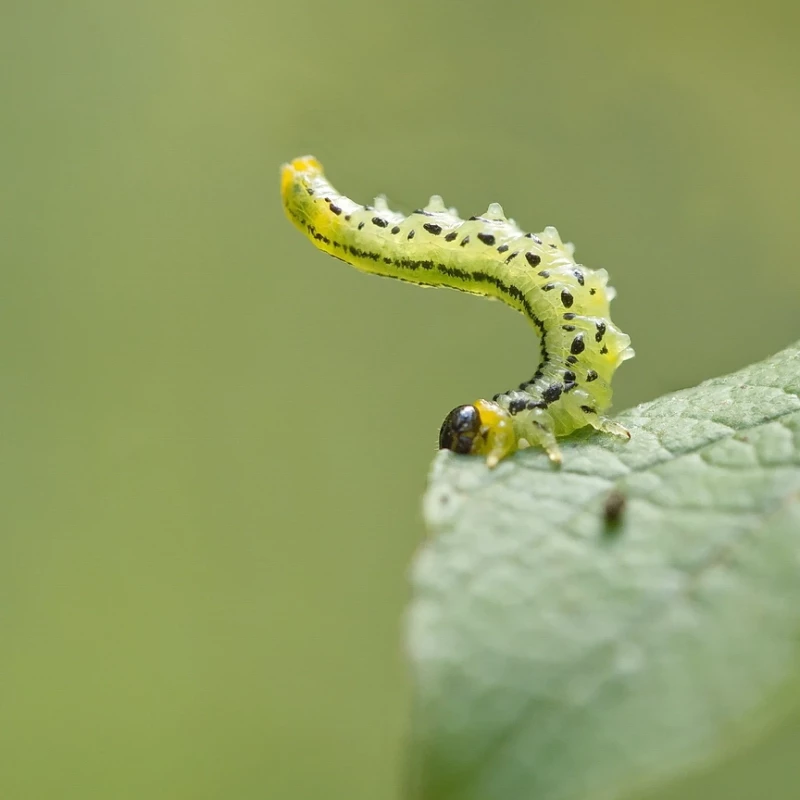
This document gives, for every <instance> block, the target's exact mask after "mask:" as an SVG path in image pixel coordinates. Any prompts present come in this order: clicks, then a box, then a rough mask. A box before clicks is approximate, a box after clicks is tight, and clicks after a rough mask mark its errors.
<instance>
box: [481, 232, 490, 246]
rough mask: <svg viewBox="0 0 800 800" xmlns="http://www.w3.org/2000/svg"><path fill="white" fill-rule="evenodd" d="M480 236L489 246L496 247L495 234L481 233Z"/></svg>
mask: <svg viewBox="0 0 800 800" xmlns="http://www.w3.org/2000/svg"><path fill="white" fill-rule="evenodd" d="M478 238H479V239H480V240H481V241H482V242H483V243H484V244H485V245H488V246H489V247H494V236H493V235H492V234H491V233H479V234H478Z"/></svg>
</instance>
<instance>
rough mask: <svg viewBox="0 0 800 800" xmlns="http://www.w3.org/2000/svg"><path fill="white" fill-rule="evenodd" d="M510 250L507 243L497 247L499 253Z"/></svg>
mask: <svg viewBox="0 0 800 800" xmlns="http://www.w3.org/2000/svg"><path fill="white" fill-rule="evenodd" d="M506 250H508V245H507V244H501V245H500V247H498V248H497V252H498V253H505V252H506Z"/></svg>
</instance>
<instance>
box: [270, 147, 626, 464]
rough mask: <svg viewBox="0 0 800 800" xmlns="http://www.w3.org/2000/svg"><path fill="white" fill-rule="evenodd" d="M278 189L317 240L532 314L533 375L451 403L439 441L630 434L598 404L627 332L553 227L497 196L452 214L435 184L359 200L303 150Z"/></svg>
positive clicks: (355, 258) (493, 452) (497, 453)
mask: <svg viewBox="0 0 800 800" xmlns="http://www.w3.org/2000/svg"><path fill="white" fill-rule="evenodd" d="M281 195H282V198H283V205H284V208H285V210H286V214H287V215H288V217H289V219H290V220H291V221H292V222H293V223H294V225H295V226H296V227H297V228H299V229H300V230H301V231H302V232H303V233H304V234H305V235H306V236H307V237H308V238H309V239H310V240H311V241H312V242H313V243H314V245H316V246H317V247H318V248H319V249H320V250H324V251H325V252H326V253H330V254H331V255H333V256H336V258H339V259H341V260H342V261H345V262H347V263H348V264H351V265H353V266H354V267H357V268H358V269H360V270H363V271H364V272H372V273H375V274H376V275H383V276H386V277H390V278H399V279H400V280H404V281H408V282H410V283H416V284H419V285H421V286H445V287H448V288H450V289H458V290H459V291H462V292H471V293H472V294H480V295H484V296H488V297H495V298H498V299H500V300H502V301H504V302H505V303H507V304H508V305H510V306H511V307H512V308H515V309H517V311H520V312H522V313H523V314H524V315H525V316H526V317H527V318H528V320H529V321H530V322H531V324H532V325H533V327H534V330H535V332H536V333H537V335H538V337H539V366H538V368H537V369H536V372H535V373H534V375H533V377H532V378H531V379H530V380H527V381H525V382H523V383H521V384H520V385H519V387H518V388H517V389H512V390H510V391H507V392H502V393H500V394H497V395H495V396H494V397H493V398H492V400H478V401H476V402H475V403H473V404H471V405H463V406H458V407H457V408H455V409H453V410H452V411H451V412H450V413H449V414H448V415H447V417H446V418H445V420H444V423H443V424H442V427H441V430H440V433H439V447H440V448H442V449H445V448H446V449H449V450H454V451H455V452H457V453H472V454H479V455H482V456H484V457H485V459H486V463H487V464H488V465H489V467H494V466H495V465H497V464H498V462H499V461H500V460H501V459H503V458H505V457H506V456H507V455H509V454H510V453H513V452H514V451H515V450H517V449H521V448H523V447H529V446H539V447H543V448H544V449H545V451H546V452H547V454H548V456H549V457H550V459H551V460H552V461H553V462H556V463H560V461H561V451H560V450H559V447H558V444H557V442H556V437H558V436H564V435H566V434H568V433H571V432H572V431H574V430H577V429H578V428H582V427H584V426H586V425H591V426H592V427H593V428H596V429H597V430H600V431H604V432H606V433H612V434H615V435H618V436H624V437H628V438H630V433H629V432H628V431H627V430H625V428H623V427H622V426H621V425H619V424H617V423H616V422H613V421H612V420H609V419H607V418H605V417H603V416H602V412H604V411H605V410H606V409H608V407H609V406H610V405H611V378H612V376H613V375H614V372H615V371H616V369H617V367H618V366H619V365H620V364H621V363H622V362H623V361H625V360H627V359H629V358H632V357H633V355H634V353H633V349H632V348H631V347H630V337H629V336H627V335H626V334H624V333H622V332H621V331H620V330H619V329H618V328H617V327H616V326H615V325H614V324H613V323H612V322H611V319H610V317H609V302H610V301H611V299H612V298H613V296H614V290H613V289H612V288H611V287H609V286H608V283H607V282H608V273H606V271H605V270H603V269H600V270H590V269H587V268H586V267H582V266H580V265H579V264H577V263H575V261H574V259H573V257H572V256H573V251H574V248H573V247H572V245H570V244H564V243H563V242H562V241H561V239H560V238H559V235H558V231H557V230H556V229H555V228H553V227H548V228H545V229H544V232H543V233H541V234H538V235H537V234H532V233H524V232H523V231H521V230H520V229H519V228H518V227H517V225H516V223H515V222H514V221H513V220H509V219H506V217H505V216H504V214H503V209H502V208H501V207H500V206H499V205H498V204H497V203H492V204H491V205H490V206H489V208H488V209H487V211H486V212H485V213H484V214H483V215H481V216H479V217H471V218H470V219H469V220H462V219H460V218H459V217H458V216H457V215H456V213H455V210H454V209H447V208H445V205H444V203H443V201H442V198H441V197H439V196H437V195H434V196H433V197H431V199H430V202H429V203H428V205H427V206H426V207H425V208H423V209H420V210H418V211H415V212H414V213H413V214H410V215H409V216H408V217H405V216H403V215H402V214H399V213H397V212H396V211H391V210H390V209H389V208H388V207H387V205H386V201H385V199H383V198H377V199H376V200H375V202H374V204H373V205H371V206H364V205H359V204H358V203H355V202H353V201H352V200H350V199H349V198H347V197H344V196H343V195H341V194H339V192H337V191H336V189H334V188H333V186H331V184H330V183H329V182H328V181H327V179H326V178H325V176H324V174H323V170H322V165H321V164H320V163H319V162H318V161H317V160H316V159H315V158H314V157H313V156H305V157H303V158H297V159H295V160H294V161H292V162H291V163H290V164H284V166H283V168H282V172H281Z"/></svg>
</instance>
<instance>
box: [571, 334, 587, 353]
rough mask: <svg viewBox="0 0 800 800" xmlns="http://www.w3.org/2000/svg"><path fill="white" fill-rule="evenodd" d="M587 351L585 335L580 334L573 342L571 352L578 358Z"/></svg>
mask: <svg viewBox="0 0 800 800" xmlns="http://www.w3.org/2000/svg"><path fill="white" fill-rule="evenodd" d="M585 349H586V344H585V343H584V341H583V334H582V333H579V334H578V335H577V336H576V337H575V338H574V339H573V340H572V344H571V345H570V348H569V351H570V353H572V354H573V355H575V356H577V355H580V354H581V353H582V352H583V351H584V350H585Z"/></svg>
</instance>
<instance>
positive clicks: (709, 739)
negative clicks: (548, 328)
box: [408, 346, 800, 800]
mask: <svg viewBox="0 0 800 800" xmlns="http://www.w3.org/2000/svg"><path fill="white" fill-rule="evenodd" d="M798 393H800V347H799V346H794V347H791V348H789V349H787V350H785V351H783V352H782V353H779V354H778V355H776V356H774V357H773V358H770V359H768V360H767V361H765V362H763V363H760V364H756V365H754V366H751V367H749V368H747V369H744V370H742V371H741V372H737V373H735V374H733V375H728V376H726V377H723V378H717V379H714V380H710V381H707V382H705V383H703V384H701V385H700V386H697V387H695V388H693V389H688V390H686V391H681V392H677V393H675V394H671V395H667V396H665V397H662V398H660V399H658V400H655V401H653V402H651V403H645V404H644V405H641V406H639V407H637V408H634V409H632V410H631V411H629V412H626V413H624V414H621V415H620V417H619V420H620V421H621V422H622V423H623V424H624V425H626V426H627V427H628V428H629V429H630V430H631V433H632V438H631V441H630V442H628V443H623V442H621V441H620V440H617V439H615V438H613V437H610V436H604V435H602V434H589V433H584V432H582V433H581V434H579V435H577V436H573V437H571V438H570V439H569V440H566V441H564V442H563V445H562V446H563V451H564V466H563V468H562V469H560V470H557V469H554V468H552V467H551V466H550V464H549V462H548V460H547V458H546V457H545V456H544V454H542V453H541V452H537V451H533V450H528V451H525V452H522V453H519V454H517V455H516V456H515V457H513V458H511V459H508V460H506V461H505V462H503V463H501V464H500V466H499V467H498V468H497V469H495V470H494V471H489V470H487V469H486V467H485V466H484V465H483V463H482V462H481V461H480V459H475V458H470V457H468V456H456V455H454V454H452V453H449V452H443V453H440V454H439V456H438V457H437V458H436V460H435V462H434V465H433V469H432V474H431V478H430V486H429V488H428V491H427V495H426V498H425V517H426V520H427V525H428V527H429V530H430V533H431V539H430V541H429V542H428V543H427V544H426V545H425V547H424V548H423V549H422V551H421V552H420V553H419V555H418V557H417V560H416V563H415V566H414V570H413V585H414V596H413V600H412V604H411V608H410V613H409V623H408V624H409V628H408V646H409V651H410V656H411V659H412V669H413V677H414V683H415V712H414V721H413V746H412V757H411V769H410V783H409V793H408V794H409V796H410V797H414V798H419V799H420V800H573V799H574V800H600V799H603V800H605V799H607V798H620V797H629V796H632V793H635V792H637V791H640V790H642V789H643V788H645V787H648V786H652V785H654V784H656V783H658V782H660V781H663V780H665V779H667V778H670V777H673V776H677V775H679V774H681V773H684V772H686V771H687V770H688V769H689V768H691V767H695V766H698V765H700V764H702V763H704V762H706V761H708V760H709V759H712V758H717V757H721V756H723V755H724V754H725V753H727V752H730V751H731V749H732V748H734V747H737V746H739V745H741V743H742V741H743V739H744V737H752V736H754V735H756V734H757V733H758V732H759V731H761V730H763V729H764V728H765V726H766V725H767V724H771V723H772V722H774V720H775V719H776V718H777V716H778V715H779V714H780V713H781V712H782V711H783V710H786V709H788V708H789V707H791V705H792V704H793V703H795V701H796V700H797V699H798V698H800V670H798V655H800V648H798V643H800V397H798ZM612 492H619V493H621V494H622V496H623V497H624V498H625V500H626V502H625V507H624V509H623V510H622V512H621V516H620V519H619V522H618V524H617V525H616V526H615V525H614V524H609V523H608V522H607V520H606V512H605V508H606V502H607V500H608V498H609V496H610V494H611V493H612ZM612 516H613V515H612Z"/></svg>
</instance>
